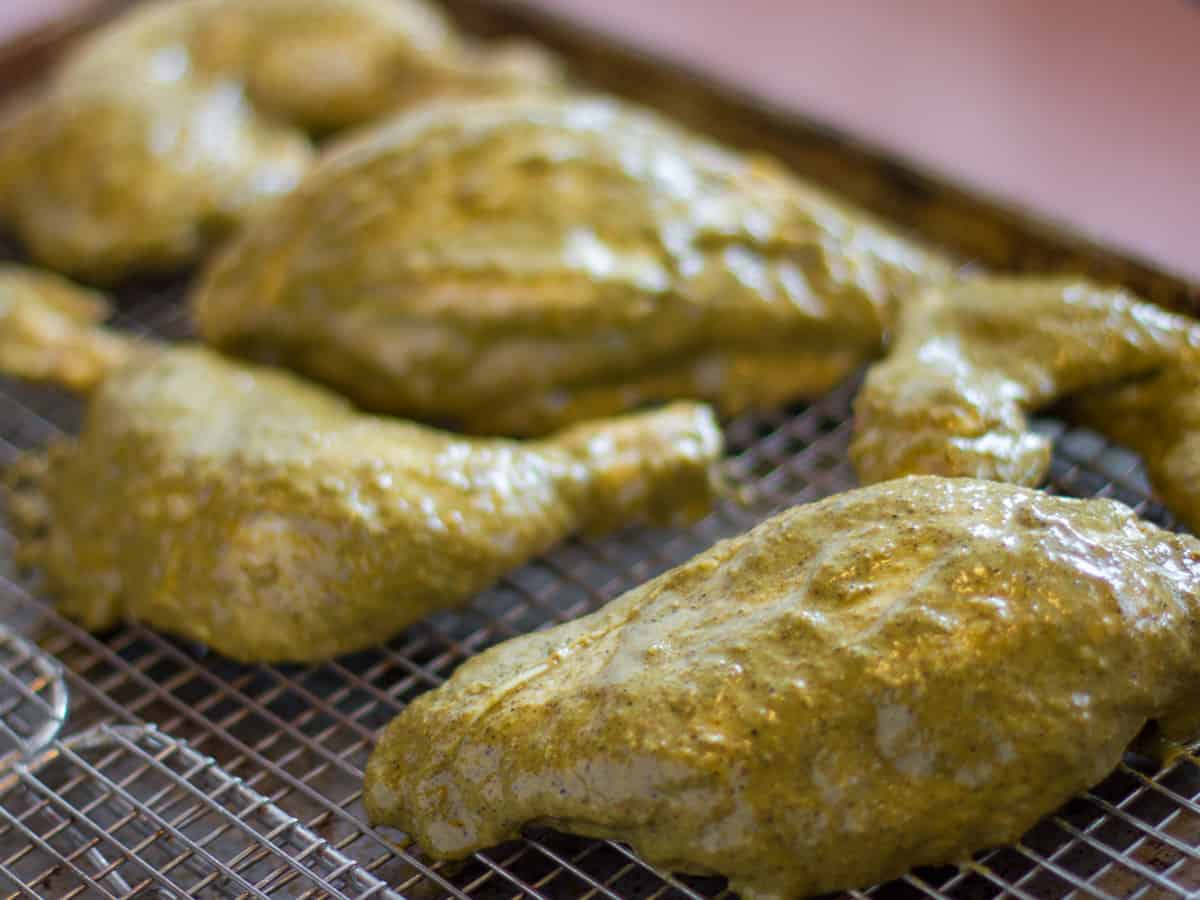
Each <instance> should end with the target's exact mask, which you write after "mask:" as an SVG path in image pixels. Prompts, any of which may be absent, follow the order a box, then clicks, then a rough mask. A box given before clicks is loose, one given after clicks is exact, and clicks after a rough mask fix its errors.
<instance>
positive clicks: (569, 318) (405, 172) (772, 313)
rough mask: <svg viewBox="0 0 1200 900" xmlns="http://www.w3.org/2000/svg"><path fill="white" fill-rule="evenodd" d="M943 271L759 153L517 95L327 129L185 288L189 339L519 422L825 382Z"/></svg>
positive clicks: (575, 101)
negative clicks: (284, 190)
mask: <svg viewBox="0 0 1200 900" xmlns="http://www.w3.org/2000/svg"><path fill="white" fill-rule="evenodd" d="M945 271H946V270H945V265H944V263H943V262H942V261H941V260H939V259H938V258H936V257H935V256H933V255H931V254H930V253H928V252H926V251H924V250H921V249H919V248H918V247H916V246H914V245H913V244H911V243H908V242H906V241H905V240H902V239H900V238H898V237H896V236H894V235H893V234H891V233H890V232H888V231H886V230H885V229H883V228H882V227H881V226H879V225H877V224H875V223H873V222H872V221H870V220H868V219H867V218H866V217H865V216H864V215H862V214H860V213H858V212H855V211H852V210H850V209H847V208H845V207H843V206H841V205H839V204H838V203H836V202H835V201H833V200H831V199H829V198H828V197H825V196H824V195H822V194H821V193H820V192H818V191H817V190H815V189H813V188H811V187H809V186H808V185H806V184H804V183H802V182H800V181H799V180H797V179H796V178H794V177H792V176H791V175H789V174H788V173H787V172H786V171H784V170H783V169H782V168H781V167H780V166H778V165H776V164H774V163H772V162H770V161H767V160H764V159H759V158H753V157H747V156H743V155H740V154H738V153H734V152H732V151H728V150H725V149H722V148H719V147H717V146H714V145H712V144H709V143H706V142H704V141H702V140H701V139H699V138H697V137H695V136H693V135H690V134H688V133H687V132H685V131H683V130H681V129H679V128H677V127H675V126H673V125H671V124H669V123H667V122H666V121H664V120H662V119H660V118H658V117H656V116H655V115H653V114H652V113H649V112H646V111H643V110H640V109H637V108H635V107H631V106H628V105H624V104H622V103H620V102H618V101H616V100H611V99H601V98H589V97H583V98H580V97H563V96H549V95H538V96H529V95H526V96H522V97H515V98H514V97H509V98H503V99H492V100H488V101H469V100H458V101H454V102H445V103H439V104H436V105H434V106H432V107H425V108H422V109H421V110H417V111H413V112H411V113H409V114H407V115H405V116H402V117H400V118H399V119H396V120H393V121H392V122H390V123H389V124H386V125H384V126H381V127H377V128H375V129H372V130H371V131H370V132H369V133H367V134H363V135H361V136H359V137H358V138H357V139H354V140H351V141H349V142H348V143H345V144H343V145H342V146H341V147H340V148H339V149H338V150H337V151H336V152H334V153H332V154H331V156H330V157H328V158H326V159H325V160H324V162H323V163H322V164H321V165H319V166H318V167H317V168H316V169H315V170H314V171H313V172H311V173H310V174H309V175H308V176H307V177H306V178H305V180H304V181H303V182H302V183H301V185H300V186H299V188H298V189H297V190H296V191H295V192H294V193H292V194H291V195H289V196H288V197H287V198H286V199H285V200H283V201H282V202H281V203H279V204H278V205H276V206H274V207H273V208H272V209H271V210H270V211H269V212H268V213H267V214H266V215H264V216H262V217H261V218H259V219H258V220H256V221H255V222H254V224H253V225H252V226H251V227H250V228H248V229H246V230H245V231H243V232H242V233H241V234H240V235H239V238H238V239H237V240H236V241H235V242H234V243H233V244H232V245H231V246H230V247H229V248H228V250H227V251H226V252H225V253H223V254H222V255H221V256H220V257H219V258H218V260H217V261H215V263H214V265H212V266H211V267H210V269H209V271H208V272H207V274H206V277H205V278H204V280H203V282H202V284H201V287H200V289H199V290H198V291H197V293H196V295H195V297H194V301H195V317H196V320H197V322H198V325H199V328H200V331H201V332H202V334H203V335H204V337H205V338H206V339H207V340H209V341H211V342H213V343H215V344H217V345H218V346H220V347H222V348H227V349H230V350H234V351H237V352H240V353H244V354H248V355H251V356H254V357H258V358H263V359H267V360H270V361H274V362H283V363H286V364H288V365H290V366H292V367H294V368H296V369H298V370H300V371H303V372H305V373H307V374H309V375H312V376H315V377H317V378H319V379H321V380H324V381H326V382H328V383H330V384H333V385H335V386H336V387H338V388H339V389H341V390H342V391H343V392H345V393H346V394H348V395H349V396H351V397H353V398H354V399H355V400H356V401H358V402H359V403H360V404H361V405H363V406H366V407H368V408H372V409H376V410H382V411H386V412H392V413H399V414H402V415H408V416H413V417H416V418H421V419H425V420H431V421H438V422H453V423H455V424H456V425H458V426H460V427H463V428H465V429H466V430H468V431H473V432H481V433H501V434H526V435H528V434H541V433H545V432H547V431H550V430H552V429H554V428H556V427H560V426H562V425H563V424H567V423H572V422H575V421H579V420H582V419H586V418H589V417H594V416H598V415H607V414H612V413H616V412H619V411H622V410H627V409H630V408H634V407H637V406H639V405H641V404H643V403H648V402H653V401H660V400H671V399H679V398H698V399H704V400H709V401H712V402H714V403H715V404H716V405H717V406H718V407H719V408H720V409H721V410H722V411H723V412H724V413H727V414H729V413H734V412H738V411H740V410H743V409H747V408H750V407H771V406H777V405H779V404H781V403H784V402H786V401H789V400H794V399H796V398H799V397H805V396H810V395H813V394H815V393H818V392H821V391H823V390H825V389H827V388H829V387H830V386H832V385H833V384H834V383H836V382H837V381H838V380H839V379H841V378H842V377H843V376H845V375H846V374H847V373H849V372H850V371H851V370H852V369H854V368H855V367H856V366H858V365H859V364H860V363H862V362H863V361H864V360H866V359H867V358H869V357H871V356H873V355H874V354H876V353H877V352H878V348H879V345H880V342H881V336H882V333H883V329H884V326H885V323H886V322H887V321H888V320H889V319H890V316H891V310H892V306H893V304H894V302H895V300H896V298H897V297H898V296H899V295H901V294H904V293H905V292H907V291H909V290H911V289H912V287H913V286H914V285H915V284H919V283H924V282H926V281H928V280H930V279H933V278H939V277H942V276H943V275H944V274H945Z"/></svg>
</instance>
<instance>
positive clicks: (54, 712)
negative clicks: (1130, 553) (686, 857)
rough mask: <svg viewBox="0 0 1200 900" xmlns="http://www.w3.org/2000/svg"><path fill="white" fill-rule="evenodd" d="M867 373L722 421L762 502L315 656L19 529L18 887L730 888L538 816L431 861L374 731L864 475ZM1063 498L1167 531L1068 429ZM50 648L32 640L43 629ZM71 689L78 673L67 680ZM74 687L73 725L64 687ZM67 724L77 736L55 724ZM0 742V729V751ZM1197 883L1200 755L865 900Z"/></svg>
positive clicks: (1, 858) (3, 887)
mask: <svg viewBox="0 0 1200 900" xmlns="http://www.w3.org/2000/svg"><path fill="white" fill-rule="evenodd" d="M182 290H183V286H182V284H165V285H163V284H160V285H157V286H149V287H141V288H134V289H131V290H129V291H127V292H126V293H125V295H124V296H123V297H122V298H121V304H120V308H121V312H120V314H119V316H118V324H119V325H121V326H122V327H124V328H127V329H129V330H131V331H136V332H139V333H142V334H145V335H147V336H155V337H164V338H168V339H176V338H181V337H186V334H187V325H186V315H185V312H184V309H183V306H182V304H181V299H180V298H181V296H182ZM855 388H856V384H855V383H854V382H851V383H848V384H846V385H843V386H842V387H841V388H839V389H837V390H835V391H833V392H831V393H830V394H828V395H827V396H825V397H823V398H822V399H820V400H819V401H817V402H815V403H812V404H809V405H805V406H800V407H796V408H794V409H790V410H781V411H779V412H777V413H774V414H770V415H759V416H744V417H741V418H738V419H736V420H734V421H732V422H730V423H728V424H727V436H728V439H729V444H730V447H731V455H730V457H729V459H728V461H727V465H728V469H729V471H730V473H731V475H732V477H734V478H735V479H736V480H737V481H738V482H739V483H740V484H742V485H745V486H748V487H749V488H750V489H751V493H752V495H753V496H754V497H755V498H756V502H755V504H753V505H752V506H750V507H740V506H735V505H732V504H725V505H722V506H721V507H720V508H719V509H718V510H717V511H716V512H715V513H714V514H713V515H711V516H709V517H708V518H707V519H705V520H704V521H702V522H700V523H699V524H698V525H696V526H695V527H693V528H690V529H687V530H678V531H672V530H661V529H654V530H650V529H640V530H631V531H627V532H624V533H622V534H619V535H616V536H614V537H611V538H608V539H604V540H591V539H573V540H570V541H567V542H565V543H564V544H563V545H562V546H560V547H558V548H557V549H555V550H554V551H553V552H551V553H549V554H548V555H546V556H545V557H543V558H541V559H538V560H536V561H534V562H532V563H530V564H529V565H527V566H525V567H523V568H522V569H520V570H518V571H517V572H515V573H513V574H512V575H511V576H509V577H507V578H506V579H504V580H503V581H502V582H501V583H500V584H498V585H497V586H496V587H495V588H493V589H492V590H489V591H487V592H485V593H484V594H483V595H481V596H480V597H478V598H476V599H475V600H474V601H473V602H472V603H471V604H470V605H469V606H468V607H466V608H465V609H463V610H461V611H459V612H455V613H445V614H439V615H436V616H434V617H431V618H430V619H428V620H426V621H425V622H422V623H421V624H419V625H417V626H414V627H413V628H410V629H409V630H408V631H406V632H405V633H404V634H402V635H401V636H399V637H398V638H396V639H395V640H393V641H392V642H390V643H389V644H387V645H386V646H383V647H380V648H378V649H376V650H372V651H369V652H364V653H357V654H354V655H351V656H347V657H343V658H340V659H337V660H333V661H330V662H327V663H323V664H321V665H315V666H303V667H301V666H269V665H240V664H236V663H232V662H230V661H228V660H225V659H222V658H220V657H218V656H216V655H214V654H210V653H207V652H206V651H205V650H204V649H203V648H201V647H197V646H194V645H190V644H188V643H185V642H181V641H177V640H174V639H171V638H168V637H165V636H163V635H161V634H158V633H156V632H154V631H151V630H148V629H145V628H142V627H139V626H125V627H121V628H119V629H117V630H115V631H112V632H110V633H107V634H103V635H93V634H89V633H87V632H86V631H84V630H82V629H80V628H79V627H78V626H76V625H75V624H73V623H72V622H70V621H68V620H66V619H63V618H62V617H60V616H59V615H58V614H57V613H56V612H55V611H54V608H53V605H52V604H51V602H50V601H49V600H48V598H47V597H46V596H45V594H44V593H43V591H42V590H41V588H40V586H39V584H38V583H37V581H36V577H32V578H31V577H24V576H20V575H18V573H17V572H16V570H15V568H14V566H13V564H12V562H11V550H12V546H13V539H12V537H11V536H10V535H9V534H8V533H7V532H5V533H3V534H0V542H2V543H3V550H2V551H0V552H3V554H4V555H5V557H6V560H5V564H4V568H3V569H2V570H0V609H3V614H4V618H3V620H4V621H5V622H7V623H9V624H10V626H11V627H13V628H16V629H18V630H20V631H21V632H22V633H23V634H24V635H25V636H26V639H22V638H20V637H19V636H15V635H9V636H7V637H5V638H4V639H3V640H0V664H2V665H3V670H2V671H3V672H4V673H6V674H5V675H4V676H3V678H2V679H0V719H2V720H3V722H4V723H5V727H6V728H10V729H15V731H14V734H13V735H12V737H11V738H10V739H9V740H8V742H7V745H5V744H0V894H3V895H5V896H13V897H17V896H21V897H53V898H75V897H89V898H90V897H135V896H136V897H193V898H216V897H255V898H263V897H270V898H284V897H287V898H292V897H296V898H300V897H303V898H309V897H335V898H345V900H351V898H359V900H361V898H376V897H379V898H382V897H387V898H395V897H407V898H420V900H424V898H441V897H456V898H480V900H482V898H489V900H490V898H589V900H590V898H609V900H618V898H638V900H668V898H670V900H677V898H691V900H699V898H717V897H725V896H728V893H727V891H726V889H725V886H724V883H723V882H722V881H720V880H719V879H698V878H688V877H678V876H674V875H672V874H670V873H666V872H660V871H657V870H655V869H653V868H652V867H650V866H648V865H647V864H646V863H644V862H643V861H641V860H640V859H639V858H638V857H637V855H636V854H634V853H633V852H632V851H630V850H629V849H628V848H627V847H624V846H623V845H621V844H619V843H615V842H608V841H594V840H587V839H582V838H576V837H571V836H567V835H562V834H558V833H555V832H552V831H548V830H541V829H531V830H529V831H528V832H527V833H526V835H525V837H524V838H523V839H522V840H520V841H516V842H513V843H510V844H506V845H504V846H501V847H497V848H494V849H492V850H489V851H487V852H483V853H479V854H477V855H475V856H474V857H473V858H471V859H470V860H468V861H466V862H465V863H457V864H447V863H441V862H432V861H430V860H428V859H427V858H425V857H423V856H422V855H421V853H420V852H419V850H418V849H416V848H414V847H409V846H405V845H404V843H403V839H402V836H401V835H399V834H397V833H395V832H387V831H382V830H373V829H371V828H369V827H368V826H367V824H366V823H365V820H364V816H363V810H362V805H361V793H360V787H361V778H362V769H363V765H364V763H365V761H366V756H367V753H368V751H369V749H370V746H371V743H372V741H373V739H374V737H375V735H376V734H377V733H378V732H379V730H380V728H381V727H382V726H383V725H384V724H385V723H386V722H387V721H388V720H389V719H390V718H391V717H392V716H393V715H395V714H396V713H397V712H399V711H400V709H401V708H403V706H404V705H405V704H406V703H407V702H409V701H410V700H412V699H413V697H415V696H417V695H418V694H420V693H421V692H422V691H425V690H428V689H429V688H431V687H434V686H436V685H438V684H440V683H441V682H442V681H444V680H445V678H446V677H448V676H449V674H450V673H451V672H452V671H453V670H454V668H455V667H456V666H457V665H458V664H459V663H461V662H462V661H463V660H464V659H466V658H468V657H469V656H471V655H473V654H475V653H478V652H479V651H480V650H482V649H484V648H485V647H488V646H490V645H492V644H494V643H496V642H498V641H500V640H503V639H505V638H507V637H510V636H513V635H515V634H519V633H523V632H526V631H529V630H532V629H535V628H540V627H545V626H548V625H552V624H555V623H558V622H561V621H565V620H568V619H570V618H573V617H576V616H578V615H581V614H583V613H585V612H588V611H590V610H592V609H595V608H596V607H598V606H600V605H601V604H603V603H604V602H606V601H607V600H609V599H611V598H612V597H614V596H616V595H617V594H619V593H621V592H622V591H623V590H626V589H628V588H630V587H632V586H634V585H635V584H638V583H640V582H642V581H644V580H645V579H647V578H649V577H652V576H653V575H655V574H656V573H658V572H660V571H662V570H664V569H666V568H668V567H670V566H671V565H674V564H676V563H678V562H680V561H682V560H684V559H686V558H688V557H689V556H691V555H692V554H694V553H695V552H697V551H699V550H701V549H703V548H705V547H707V546H709V545H710V544H711V543H713V542H714V541H715V540H717V539H719V538H721V537H723V536H725V535H728V534H732V533H736V532H740V531H743V530H745V529H746V528H747V527H749V526H750V525H752V524H753V523H754V522H756V521H758V520H760V519H762V518H763V517H765V516H766V515H768V514H769V513H770V512H772V511H774V510H775V509H778V508H782V507H785V506H788V505H792V504H795V503H799V502H805V501H810V500H814V499H817V498H819V497H821V496H825V495H827V494H830V493H834V492H836V491H840V490H844V489H846V488H849V487H851V486H853V476H852V472H851V470H850V467H849V465H848V462H847V455H846V443H847V440H848V437H849V421H850V401H851V398H852V397H853V393H854V390H855ZM80 413H81V407H80V404H79V403H78V402H77V401H75V400H74V399H73V398H71V397H69V396H67V395H65V394H62V393H59V392H57V391H54V390H49V389H45V388H37V387H31V386H28V385H23V384H19V383H16V382H10V381H2V382H0V463H6V462H9V461H11V460H12V459H13V458H15V457H16V455H17V454H18V453H20V452H21V451H22V450H26V449H29V448H33V447H38V446H41V445H43V444H45V443H46V442H47V441H49V440H52V439H53V438H54V437H56V436H57V435H59V434H61V433H64V432H70V431H73V430H75V429H76V428H77V427H78V424H79V420H80ZM1039 427H1041V428H1043V429H1044V430H1046V431H1047V432H1048V433H1051V434H1053V435H1055V436H1056V438H1057V448H1058V449H1057V452H1056V455H1055V458H1054V464H1053V467H1052V473H1051V488H1052V489H1053V490H1055V491H1058V492H1060V493H1064V494H1067V495H1074V496H1111V497H1116V498H1118V499H1121V500H1123V501H1125V502H1127V503H1130V504H1131V505H1132V506H1134V507H1135V508H1136V509H1137V510H1138V512H1140V513H1141V514H1142V515H1143V516H1146V517H1147V518H1149V519H1151V520H1154V521H1157V522H1159V523H1160V524H1163V525H1165V526H1167V527H1174V525H1175V523H1174V521H1173V520H1172V519H1171V517H1170V515H1169V514H1168V513H1167V512H1166V510H1165V509H1163V508H1162V507H1161V506H1159V505H1158V504H1156V503H1154V502H1153V501H1152V500H1151V499H1150V495H1149V488H1148V485H1147V483H1146V480H1145V475H1144V473H1143V472H1142V470H1141V468H1140V466H1139V465H1138V463H1137V460H1136V459H1135V458H1134V457H1132V456H1131V455H1130V454H1128V453H1126V452H1124V451H1122V450H1120V449H1119V448H1114V447H1112V446H1110V445H1108V444H1106V443H1105V442H1104V441H1103V440H1102V439H1100V438H1099V437H1097V436H1096V435H1094V434H1092V433H1090V432H1086V431H1081V430H1077V429H1071V428H1068V427H1067V426H1065V425H1063V424H1062V423H1059V422H1055V421H1053V420H1048V421H1045V422H1042V423H1039ZM34 642H36V643H34ZM64 685H66V687H64ZM68 688H69V691H70V695H71V698H72V699H71V702H70V712H69V715H67V714H66V701H65V691H66V690H67V689H68ZM64 720H65V726H63V733H64V734H66V735H67V736H65V737H55V736H54V733H55V732H56V731H57V729H58V728H59V726H60V725H61V724H62V723H63V721H64ZM3 738H4V735H3V734H2V733H0V739H3ZM1197 891H1200V758H1198V757H1197V756H1196V754H1195V753H1194V752H1188V753H1185V754H1183V755H1181V756H1180V757H1178V758H1177V759H1176V760H1175V761H1174V762H1173V763H1171V764H1170V765H1169V766H1167V767H1166V768H1164V769H1161V770H1154V769H1152V768H1149V767H1147V766H1146V765H1145V764H1144V761H1141V760H1138V759H1136V758H1133V757H1129V758H1128V759H1127V760H1126V762H1124V763H1123V764H1122V765H1121V766H1120V768H1119V769H1118V770H1117V772H1115V773H1114V774H1113V776H1112V777H1111V778H1109V779H1108V780H1107V781H1105V782H1104V783H1103V784H1102V785H1100V786H1098V787H1097V788H1095V789H1094V790H1092V791H1091V792H1089V793H1088V794H1087V795H1085V796H1083V797H1080V798H1078V799H1077V800H1075V801H1073V802H1071V803H1070V804H1068V805H1067V806H1066V807H1065V808H1064V809H1062V810H1061V811H1059V812H1058V813H1057V814H1055V815H1054V816H1051V817H1050V818H1048V819H1047V820H1046V821H1044V822H1043V823H1041V824H1040V825H1039V826H1038V827H1037V828H1035V829H1034V830H1033V831H1032V832H1031V833H1030V834H1029V835H1027V836H1026V837H1025V838H1024V839H1023V840H1022V841H1021V842H1020V843H1019V844H1018V845H1016V846H1015V847H1011V848H1005V849H1000V850H994V851H991V852H988V853H985V854H982V855H980V857H979V858H978V859H977V860H975V861H974V862H973V863H972V864H971V865H969V866H965V867H963V868H961V869H956V868H949V869H938V870H928V871H921V872H917V873H913V874H911V875H909V876H907V877H906V878H904V879H902V880H900V881H897V882H893V883H890V884H887V885H881V886H879V887H877V888H874V889H872V890H869V891H864V892H854V893H852V894H851V895H850V896H855V897H860V898H861V897H868V896H869V897H879V898H890V897H922V896H923V897H934V898H940V900H948V898H953V900H974V898H991V897H998V896H1013V897H1021V898H1047V897H1068V896H1070V897H1075V896H1079V897H1095V898H1125V897H1131V898H1132V897H1138V898H1143V897H1144V898H1158V897H1187V896H1190V895H1192V894H1194V893H1195V892H1197Z"/></svg>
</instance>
